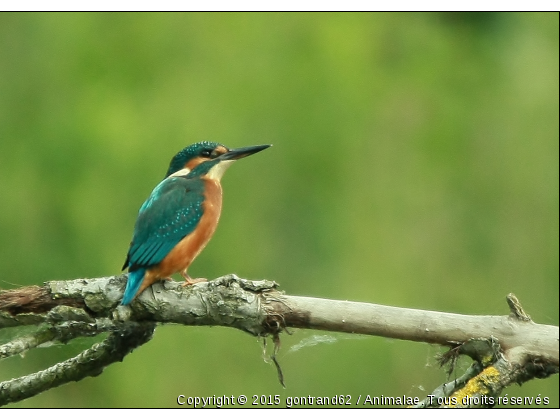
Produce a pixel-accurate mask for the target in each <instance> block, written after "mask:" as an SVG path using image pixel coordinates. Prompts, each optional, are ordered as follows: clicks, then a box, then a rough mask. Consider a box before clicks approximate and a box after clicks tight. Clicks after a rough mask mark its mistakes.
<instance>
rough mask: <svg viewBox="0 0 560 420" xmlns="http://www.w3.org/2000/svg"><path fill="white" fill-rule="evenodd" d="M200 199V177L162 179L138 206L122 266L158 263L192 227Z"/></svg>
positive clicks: (136, 267) (199, 212)
mask: <svg viewBox="0 0 560 420" xmlns="http://www.w3.org/2000/svg"><path fill="white" fill-rule="evenodd" d="M203 202H204V193H203V181H201V180H200V179H185V178H183V177H171V178H167V179H165V180H163V181H162V182H161V183H160V184H159V185H158V186H157V187H156V188H154V190H153V191H152V194H151V195H150V197H149V198H148V199H147V200H146V202H145V203H144V204H143V205H142V207H141V208H140V211H139V213H138V219H137V220H136V225H135V226H134V235H133V237H132V242H131V244H130V249H129V251H128V256H127V259H126V262H125V264H124V266H123V269H124V268H126V267H129V271H131V272H132V271H138V270H139V269H142V268H147V267H150V266H153V265H156V264H158V263H160V262H161V261H162V260H163V259H164V258H165V257H166V256H167V254H169V252H171V250H172V249H173V248H174V247H175V245H177V244H178V243H179V242H180V241H181V239H183V238H184V237H185V236H187V235H188V234H189V233H191V232H192V231H194V229H195V227H196V226H197V224H198V222H199V221H200V219H201V217H202V214H203V211H204V210H203V207H202V204H203ZM142 278H143V275H142ZM140 282H141V279H140ZM139 286H140V284H138V287H139Z"/></svg>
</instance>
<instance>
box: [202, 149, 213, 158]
mask: <svg viewBox="0 0 560 420" xmlns="http://www.w3.org/2000/svg"><path fill="white" fill-rule="evenodd" d="M211 153H212V151H211V150H208V149H206V150H203V151H202V152H200V155H201V156H204V157H210V154H211Z"/></svg>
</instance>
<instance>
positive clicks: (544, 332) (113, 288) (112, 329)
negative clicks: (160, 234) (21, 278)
mask: <svg viewBox="0 0 560 420" xmlns="http://www.w3.org/2000/svg"><path fill="white" fill-rule="evenodd" d="M125 282H126V275H121V276H117V277H104V278H96V279H78V280H71V281H51V282H47V283H45V286H42V287H39V286H30V287H24V288H20V289H14V290H7V291H0V328H14V327H18V326H24V325H36V326H37V329H36V331H35V332H33V333H32V334H29V335H27V336H23V337H18V338H16V339H14V340H12V341H10V342H8V343H4V344H1V343H0V359H1V358H5V357H10V356H13V355H16V354H19V353H21V352H22V351H25V350H27V349H29V348H33V347H36V346H38V345H40V344H44V343H46V342H62V343H66V342H68V341H70V340H72V339H74V338H76V337H80V336H95V335H97V334H100V333H102V332H109V336H108V337H107V338H106V339H105V340H104V341H102V342H101V343H97V344H95V345H94V346H93V347H92V348H90V349H87V350H85V351H84V352H82V353H81V354H79V355H78V356H76V357H74V358H72V359H69V360H67V361H65V362H62V363H58V364H57V365H55V366H52V367H50V368H48V369H46V370H44V371H41V372H37V373H33V374H30V375H28V376H25V377H23V378H17V379H12V380H10V381H6V382H2V383H0V405H5V404H8V403H11V402H15V401H20V400H22V399H25V398H29V397H31V396H33V395H36V394H38V393H40V392H42V391H44V390H47V389H49V388H53V387H56V386H59V385H61V384H64V383H66V382H69V381H78V380H80V379H83V378H84V377H86V376H95V375H98V374H100V373H101V372H102V370H103V368H104V367H105V366H107V365H109V364H111V363H114V362H116V361H121V360H122V358H123V357H124V356H126V354H128V353H129V352H130V351H132V350H133V349H134V348H135V347H138V346H140V345H142V344H144V343H145V342H147V341H149V340H150V338H151V336H152V333H153V330H154V328H155V325H156V323H177V324H183V325H220V326H229V327H234V328H238V329H240V330H243V331H246V332H248V333H250V334H252V335H255V336H261V337H266V336H272V337H273V338H274V342H275V343H276V344H278V343H279V334H280V333H281V332H282V331H284V330H286V329H289V328H307V329H317V330H326V331H338V332H345V333H355V334H369V335H377V336H382V337H389V338H398V339H402V340H412V341H421V342H426V343H432V344H439V345H442V346H447V347H450V350H449V351H448V352H447V353H446V354H444V355H443V356H442V357H441V362H442V364H449V365H450V366H451V368H450V370H452V368H453V366H454V362H455V360H456V358H457V357H458V356H460V355H468V356H470V357H471V358H472V359H473V360H474V363H473V365H472V366H471V367H470V368H469V369H468V370H467V372H466V373H465V374H464V375H463V376H462V377H461V378H459V379H458V380H455V381H453V382H450V383H448V384H444V385H442V386H440V387H438V388H437V389H436V390H434V392H432V393H431V394H430V395H432V396H435V397H436V398H434V397H427V398H426V400H424V401H422V402H420V403H419V404H417V406H419V407H428V406H441V405H455V406H469V407H472V406H492V405H494V404H495V401H492V400H490V399H489V397H497V396H498V395H499V394H500V393H501V391H502V390H503V388H505V387H506V386H508V385H510V384H512V383H522V382H525V381H528V380H530V379H533V378H543V377H547V376H550V375H552V374H555V373H558V370H559V350H558V347H559V346H558V343H559V341H558V327H557V326H549V325H541V324H536V323H534V322H533V321H532V320H531V318H530V317H529V316H528V315H527V314H526V313H525V312H524V311H523V308H522V307H521V305H520V304H519V302H518V301H517V299H516V298H515V296H513V295H509V296H508V297H507V302H508V305H509V307H510V311H511V312H510V314H509V315H504V316H478V315H476V316H475V315H459V314H450V313H443V312H433V311H424V310H418V309H407V308H396V307H390V306H383V305H376V304H371V303H360V302H347V301H335V300H327V299H318V298H311V297H301V296H289V295H286V294H284V293H283V292H281V291H279V290H278V287H277V284H276V283H274V282H272V281H267V280H262V281H251V280H245V279H240V278H238V277H237V276H235V275H233V274H232V275H227V276H223V277H220V278H218V279H216V280H213V281H210V282H207V283H197V284H195V285H194V286H192V287H186V288H185V287H182V285H181V284H180V283H175V282H161V283H157V284H155V285H153V286H152V287H151V288H150V289H148V290H147V291H146V292H144V293H143V294H142V295H141V296H139V298H137V299H136V300H135V301H134V302H133V303H132V304H131V305H130V306H128V307H123V306H120V305H119V302H120V299H121V298H122V294H123V290H124V285H125ZM276 350H277V347H276V349H275V351H276ZM274 355H275V353H274V354H273V356H272V358H273V360H274V362H275V363H276V359H275V358H274ZM276 365H277V367H278V372H279V378H280V381H281V382H282V375H281V371H280V368H279V366H278V364H277V363H276ZM465 396H469V397H479V398H476V399H465V398H464V397H465ZM437 397H442V399H440V400H438V399H437ZM443 397H445V399H443ZM483 397H484V398H483ZM441 401H444V403H442V402H441Z"/></svg>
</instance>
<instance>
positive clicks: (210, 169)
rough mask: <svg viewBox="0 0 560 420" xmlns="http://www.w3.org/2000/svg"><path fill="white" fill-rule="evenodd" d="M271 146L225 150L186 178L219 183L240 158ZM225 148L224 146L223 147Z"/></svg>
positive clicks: (263, 145) (201, 164) (203, 163)
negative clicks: (210, 180)
mask: <svg viewBox="0 0 560 420" xmlns="http://www.w3.org/2000/svg"><path fill="white" fill-rule="evenodd" d="M270 146H272V145H271V144H262V145H259V146H247V147H240V148H238V149H227V148H226V149H227V151H226V152H225V153H221V154H219V155H217V156H216V157H214V158H212V159H211V160H208V161H206V162H202V163H200V164H199V165H198V166H196V167H195V168H194V169H193V170H192V171H191V172H190V173H189V174H188V175H187V178H202V177H204V178H208V179H213V180H215V181H219V180H220V179H221V178H222V175H223V174H224V172H225V170H226V169H227V168H229V166H230V165H231V164H232V163H233V162H235V161H236V160H239V159H241V158H244V157H247V156H251V155H253V154H255V153H257V152H260V151H261V150H264V149H267V148H269V147H270ZM223 147H225V146H223ZM181 175H184V174H181Z"/></svg>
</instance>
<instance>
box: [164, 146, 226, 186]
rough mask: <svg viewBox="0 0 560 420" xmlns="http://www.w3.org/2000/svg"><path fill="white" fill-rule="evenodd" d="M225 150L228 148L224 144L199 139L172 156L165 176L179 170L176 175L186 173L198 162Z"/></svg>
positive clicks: (221, 153) (214, 156)
mask: <svg viewBox="0 0 560 420" xmlns="http://www.w3.org/2000/svg"><path fill="white" fill-rule="evenodd" d="M227 152H229V149H228V148H227V147H226V146H224V145H223V144H220V143H215V142H212V141H201V142H199V143H195V144H191V145H190V146H188V147H185V148H184V149H183V150H181V151H180V152H179V153H177V154H176V155H175V156H173V159H171V162H170V163H169V168H168V169H167V173H166V174H165V178H167V177H168V176H170V175H172V174H174V173H176V172H179V171H180V173H178V174H177V175H186V174H188V173H189V172H190V171H192V170H193V169H194V168H195V167H196V166H198V165H199V164H201V163H203V162H206V161H209V160H212V159H214V158H216V157H218V156H221V155H223V154H224V153H227Z"/></svg>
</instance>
